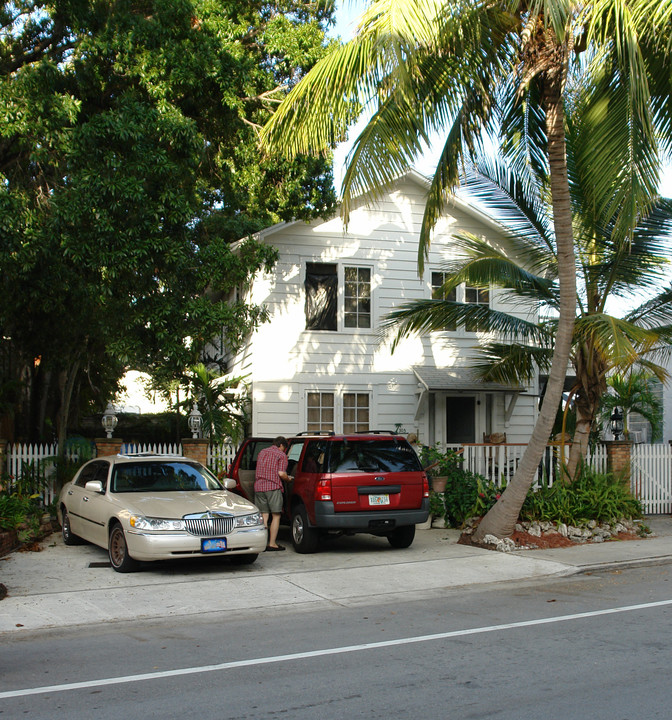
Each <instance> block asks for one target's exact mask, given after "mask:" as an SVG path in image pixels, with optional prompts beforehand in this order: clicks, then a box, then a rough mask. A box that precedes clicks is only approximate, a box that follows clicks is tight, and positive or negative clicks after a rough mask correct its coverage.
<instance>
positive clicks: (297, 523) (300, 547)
mask: <svg viewBox="0 0 672 720" xmlns="http://www.w3.org/2000/svg"><path fill="white" fill-rule="evenodd" d="M319 539H320V537H319V535H318V532H317V530H316V529H315V528H312V527H310V524H309V523H308V513H307V512H306V507H305V505H297V506H296V507H294V509H293V510H292V544H293V545H294V549H295V550H296V552H298V553H304V554H305V553H314V552H315V551H316V550H317V545H318V542H319Z"/></svg>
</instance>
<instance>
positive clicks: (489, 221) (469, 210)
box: [254, 169, 509, 240]
mask: <svg viewBox="0 0 672 720" xmlns="http://www.w3.org/2000/svg"><path fill="white" fill-rule="evenodd" d="M406 180H410V181H411V182H414V183H415V184H416V185H419V186H420V187H422V188H423V189H424V190H429V188H430V186H431V181H430V179H429V178H428V177H427V176H426V175H423V174H422V173H420V172H418V171H417V170H414V169H411V170H408V171H407V172H406V173H404V174H403V175H400V176H399V177H398V178H397V179H396V180H395V181H394V183H393V186H396V185H398V184H399V183H402V182H404V181H406ZM355 201H356V202H357V201H361V203H362V204H366V203H367V193H362V194H361V195H359V196H357V198H355ZM372 202H373V201H372ZM448 204H449V205H452V206H453V207H455V208H457V209H459V210H461V211H462V212H464V213H466V214H467V215H471V216H472V217H473V218H474V219H476V220H478V221H479V222H481V223H483V224H484V225H487V226H488V227H490V229H492V230H495V231H496V232H499V233H507V232H509V231H508V230H507V229H506V228H505V227H504V226H503V225H501V224H500V223H498V222H497V221H496V220H495V219H494V218H492V217H490V215H488V214H487V213H485V212H483V211H482V210H479V209H478V208H476V207H474V206H473V205H472V204H471V203H469V202H468V201H467V200H466V199H465V198H463V197H460V196H459V195H455V194H453V195H451V197H450V199H449V200H448ZM335 214H336V213H335ZM303 222H304V221H303V220H291V221H290V222H281V223H276V224H275V225H271V226H270V227H267V228H264V229H263V230H261V231H259V232H258V233H256V234H255V235H254V237H255V238H256V239H258V240H264V239H265V238H266V237H268V236H269V235H273V234H275V233H276V232H278V231H280V230H284V229H285V228H289V227H292V225H296V224H297V223H303ZM313 222H315V221H313Z"/></svg>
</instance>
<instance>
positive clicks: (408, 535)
mask: <svg viewBox="0 0 672 720" xmlns="http://www.w3.org/2000/svg"><path fill="white" fill-rule="evenodd" d="M414 538H415V525H405V526H404V527H400V528H397V529H396V530H393V531H392V532H391V533H389V534H388V536H387V540H388V542H389V543H390V545H391V546H392V547H393V548H407V547H410V546H411V544H412V543H413V539H414Z"/></svg>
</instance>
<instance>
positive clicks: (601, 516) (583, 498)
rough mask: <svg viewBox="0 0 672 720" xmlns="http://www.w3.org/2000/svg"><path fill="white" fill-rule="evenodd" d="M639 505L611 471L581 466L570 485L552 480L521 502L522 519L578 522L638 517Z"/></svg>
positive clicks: (576, 523) (640, 509)
mask: <svg viewBox="0 0 672 720" xmlns="http://www.w3.org/2000/svg"><path fill="white" fill-rule="evenodd" d="M642 514H643V513H642V506H641V504H640V502H639V500H637V499H636V498H634V497H633V496H632V494H631V492H630V488H629V487H628V485H627V483H626V482H623V480H621V479H620V478H617V477H615V476H614V475H613V474H612V473H598V472H595V471H593V470H591V469H590V468H584V469H583V470H582V472H581V475H580V476H579V477H578V478H577V479H576V480H575V481H574V482H573V483H571V484H569V485H568V484H565V483H562V482H556V483H554V485H553V486H552V487H550V488H549V487H546V486H544V487H542V488H540V489H539V490H538V491H537V492H533V491H530V492H529V493H528V496H527V498H526V499H525V502H524V504H523V508H522V510H521V513H520V517H521V519H523V520H537V521H542V520H546V521H549V522H556V523H565V524H566V525H580V524H581V523H585V522H588V521H590V520H596V521H597V522H614V521H617V520H619V519H620V518H640V517H642Z"/></svg>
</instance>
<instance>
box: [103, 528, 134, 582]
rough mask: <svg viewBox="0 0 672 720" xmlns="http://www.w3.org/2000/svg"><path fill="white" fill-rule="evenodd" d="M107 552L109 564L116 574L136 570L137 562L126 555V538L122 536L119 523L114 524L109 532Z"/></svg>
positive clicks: (122, 531)
mask: <svg viewBox="0 0 672 720" xmlns="http://www.w3.org/2000/svg"><path fill="white" fill-rule="evenodd" d="M108 551H109V555H110V564H111V565H112V567H113V569H114V570H116V571H117V572H120V573H127V572H133V571H134V570H137V569H138V561H137V560H134V559H133V558H132V557H131V556H130V555H129V554H128V545H127V544H126V536H125V535H124V530H123V528H122V527H121V525H119V523H115V525H113V526H112V530H111V531H110V541H109V550H108Z"/></svg>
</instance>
